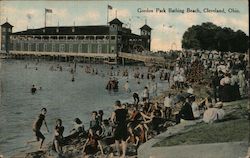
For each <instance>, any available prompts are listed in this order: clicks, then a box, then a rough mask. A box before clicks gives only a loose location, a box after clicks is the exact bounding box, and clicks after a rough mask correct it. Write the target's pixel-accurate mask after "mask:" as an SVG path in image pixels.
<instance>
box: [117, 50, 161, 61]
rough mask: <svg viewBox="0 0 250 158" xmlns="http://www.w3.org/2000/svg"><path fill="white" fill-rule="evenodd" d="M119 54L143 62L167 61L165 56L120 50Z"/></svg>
mask: <svg viewBox="0 0 250 158" xmlns="http://www.w3.org/2000/svg"><path fill="white" fill-rule="evenodd" d="M118 56H119V57H121V58H126V59H132V60H137V61H143V62H151V63H165V62H166V60H165V59H164V57H157V56H151V55H143V54H135V53H124V52H119V53H118Z"/></svg>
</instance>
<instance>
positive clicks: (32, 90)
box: [31, 85, 37, 94]
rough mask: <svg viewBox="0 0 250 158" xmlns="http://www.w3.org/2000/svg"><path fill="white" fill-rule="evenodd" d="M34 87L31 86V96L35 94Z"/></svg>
mask: <svg viewBox="0 0 250 158" xmlns="http://www.w3.org/2000/svg"><path fill="white" fill-rule="evenodd" d="M36 90H37V89H36V87H35V85H32V88H31V94H35V93H36Z"/></svg>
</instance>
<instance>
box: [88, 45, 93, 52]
mask: <svg viewBox="0 0 250 158" xmlns="http://www.w3.org/2000/svg"><path fill="white" fill-rule="evenodd" d="M91 51H92V49H91V44H88V53H91Z"/></svg>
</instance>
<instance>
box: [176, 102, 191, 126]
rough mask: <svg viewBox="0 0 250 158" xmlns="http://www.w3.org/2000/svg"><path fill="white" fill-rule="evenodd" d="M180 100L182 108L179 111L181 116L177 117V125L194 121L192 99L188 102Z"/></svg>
mask: <svg viewBox="0 0 250 158" xmlns="http://www.w3.org/2000/svg"><path fill="white" fill-rule="evenodd" d="M180 100H181V102H182V108H181V110H180V111H179V114H178V115H177V123H179V122H185V121H190V120H194V114H193V110H192V107H191V104H190V98H188V100H189V101H186V99H185V98H184V97H181V98H180Z"/></svg>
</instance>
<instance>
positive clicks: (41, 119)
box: [33, 108, 49, 149]
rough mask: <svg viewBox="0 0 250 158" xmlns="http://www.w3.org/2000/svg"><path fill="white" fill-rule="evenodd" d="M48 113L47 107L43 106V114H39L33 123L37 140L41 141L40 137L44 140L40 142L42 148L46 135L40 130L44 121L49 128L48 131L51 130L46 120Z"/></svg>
mask: <svg viewBox="0 0 250 158" xmlns="http://www.w3.org/2000/svg"><path fill="white" fill-rule="evenodd" d="M46 113H47V109H46V108H42V109H41V114H40V115H39V116H38V119H37V120H36V121H35V122H34V124H33V132H34V133H35V136H36V141H40V139H41V140H42V141H41V144H40V149H41V148H42V146H43V142H44V140H45V137H44V135H43V134H42V133H41V131H40V129H41V127H42V124H43V123H44V125H45V127H46V128H47V132H49V129H48V126H47V123H46V121H45V115H46Z"/></svg>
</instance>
